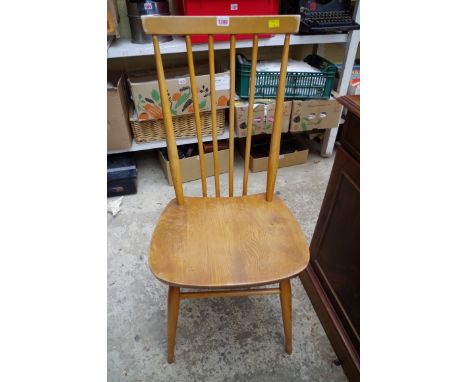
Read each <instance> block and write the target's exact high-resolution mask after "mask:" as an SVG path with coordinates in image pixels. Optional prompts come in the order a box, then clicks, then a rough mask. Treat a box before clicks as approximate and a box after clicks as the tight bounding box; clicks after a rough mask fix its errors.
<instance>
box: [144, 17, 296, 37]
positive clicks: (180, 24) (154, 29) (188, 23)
mask: <svg viewBox="0 0 468 382" xmlns="http://www.w3.org/2000/svg"><path fill="white" fill-rule="evenodd" d="M141 19H142V23H143V29H144V31H145V33H146V34H153V35H166V34H168V35H186V34H190V35H197V34H203V35H206V34H256V33H265V34H266V33H267V34H280V33H297V32H298V31H299V22H300V16H299V15H271V16H142V17H141Z"/></svg>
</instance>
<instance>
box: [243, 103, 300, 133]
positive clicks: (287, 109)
mask: <svg viewBox="0 0 468 382" xmlns="http://www.w3.org/2000/svg"><path fill="white" fill-rule="evenodd" d="M255 101H256V103H255V104H254V107H253V121H252V135H258V134H263V133H266V134H271V132H272V129H273V121H274V119H275V118H274V117H275V105H276V102H275V101H274V100H255ZM235 106H236V107H235V113H234V114H235V122H234V124H235V127H236V133H237V137H239V138H243V137H245V136H246V135H247V134H246V131H247V114H248V107H249V103H248V101H244V100H241V101H236V104H235ZM291 108H292V101H286V102H284V106H283V121H282V127H281V132H283V133H286V132H287V131H288V129H289V120H290V116H291Z"/></svg>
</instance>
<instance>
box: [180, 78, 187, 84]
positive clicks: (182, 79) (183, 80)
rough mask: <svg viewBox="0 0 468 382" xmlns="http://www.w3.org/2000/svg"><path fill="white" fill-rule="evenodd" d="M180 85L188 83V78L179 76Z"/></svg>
mask: <svg viewBox="0 0 468 382" xmlns="http://www.w3.org/2000/svg"><path fill="white" fill-rule="evenodd" d="M178 82H179V85H185V84H187V79H186V78H179V81H178Z"/></svg>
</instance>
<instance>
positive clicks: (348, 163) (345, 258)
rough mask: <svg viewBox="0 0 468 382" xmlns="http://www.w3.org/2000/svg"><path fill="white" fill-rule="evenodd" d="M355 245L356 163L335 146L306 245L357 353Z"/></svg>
mask: <svg viewBox="0 0 468 382" xmlns="http://www.w3.org/2000/svg"><path fill="white" fill-rule="evenodd" d="M359 245H360V244H359V163H358V162H357V161H356V160H355V159H353V158H352V157H351V155H349V154H348V153H347V152H346V151H345V150H343V148H342V147H339V148H338V150H337V153H336V157H335V163H334V165H333V169H332V173H331V176H330V181H329V183H328V187H327V191H326V194H325V198H324V201H323V204H322V208H321V210H320V215H319V218H318V221H317V226H316V228H315V232H314V236H313V238H312V242H311V244H310V256H311V260H310V261H311V266H312V267H313V269H314V270H315V271H316V273H317V276H318V278H319V280H320V283H321V285H322V287H323V289H324V290H325V293H326V294H327V296H328V298H329V299H330V301H331V303H332V305H333V308H334V309H335V311H336V313H337V315H338V316H339V318H340V321H341V322H342V324H343V326H344V328H345V330H346V332H347V333H348V335H349V337H350V339H351V341H352V342H353V345H354V346H355V347H356V350H357V351H358V352H359Z"/></svg>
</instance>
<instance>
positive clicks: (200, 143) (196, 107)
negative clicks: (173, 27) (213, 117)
mask: <svg viewBox="0 0 468 382" xmlns="http://www.w3.org/2000/svg"><path fill="white" fill-rule="evenodd" d="M185 45H186V46H187V61H188V68H189V75H190V86H191V87H192V96H193V109H194V112H195V113H194V115H195V126H196V128H197V141H198V155H199V158H200V174H201V182H202V195H203V196H205V197H206V196H207V190H206V172H205V153H204V150H203V140H202V129H201V122H200V104H199V103H198V90H197V80H196V78H195V66H194V64H193V53H192V40H191V38H190V36H188V35H187V36H186V37H185ZM212 126H215V125H212Z"/></svg>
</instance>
